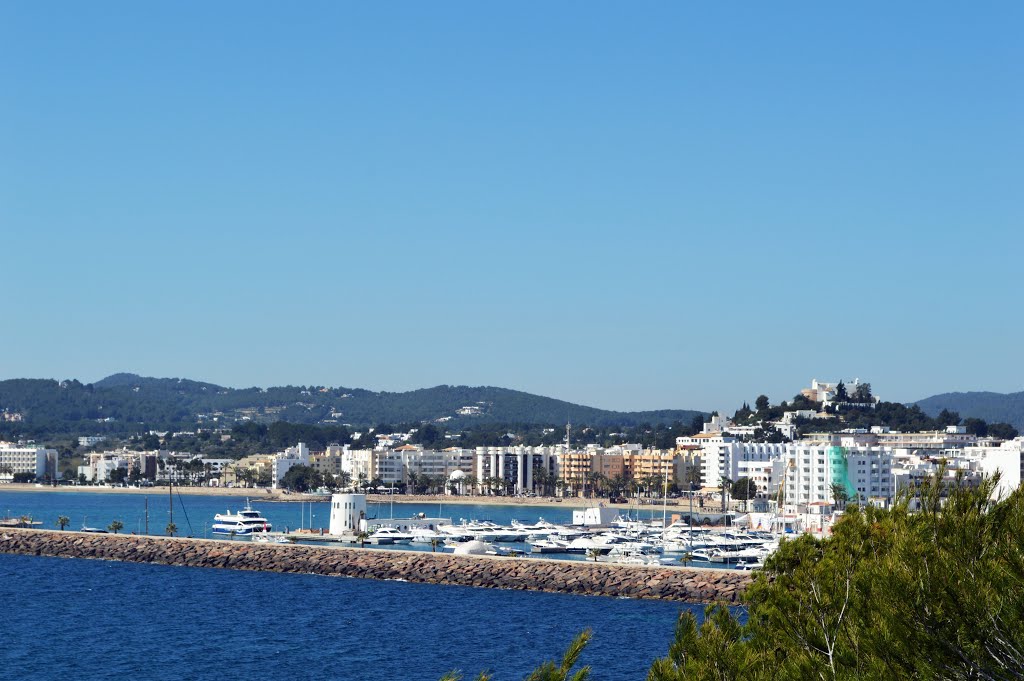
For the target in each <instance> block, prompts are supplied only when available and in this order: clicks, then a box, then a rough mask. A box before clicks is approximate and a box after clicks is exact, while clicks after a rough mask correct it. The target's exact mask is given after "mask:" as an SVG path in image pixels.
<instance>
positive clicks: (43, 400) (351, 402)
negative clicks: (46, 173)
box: [0, 374, 701, 437]
mask: <svg viewBox="0 0 1024 681" xmlns="http://www.w3.org/2000/svg"><path fill="white" fill-rule="evenodd" d="M0 412H6V413H7V414H8V419H7V420H5V421H4V422H2V423H0V436H3V435H6V436H8V437H10V436H12V435H27V436H36V437H38V436H46V435H53V434H60V433H81V434H92V433H95V434H112V435H123V434H129V433H133V432H138V431H139V430H144V429H158V430H163V429H175V430H179V429H180V430H184V429H189V428H191V427H194V426H196V425H203V424H205V425H207V426H212V425H223V426H227V427H230V426H232V425H233V424H235V423H241V422H256V423H272V422H276V421H286V422H289V423H300V424H320V425H343V424H348V425H350V426H352V427H355V428H359V427H364V426H371V425H375V424H379V423H421V422H428V421H438V422H441V423H444V425H445V426H446V427H450V428H462V427H469V426H474V425H478V424H481V423H519V424H560V423H565V422H566V420H572V422H573V423H578V424H587V425H591V426H595V427H606V426H635V425H638V424H642V423H649V424H659V423H671V422H677V421H681V422H685V423H689V422H690V421H692V419H693V417H694V416H698V415H700V414H701V412H697V411H691V410H670V409H666V410H660V411H647V412H616V411H607V410H603V409H595V408H593V407H586V406H581V405H577V404H572V403H569V402H564V401H562V400H556V399H552V398H549V397H541V396H538V395H531V394H529V393H525V392H520V391H516V390H508V389H505V388H494V387H468V386H447V385H441V386H436V387H434V388H425V389H422V390H413V391H410V392H402V393H389V392H373V391H370V390H361V389H358V388H340V387H338V388H332V387H325V386H284V387H274V388H242V389H235V388H225V387H222V386H218V385H214V384H212V383H202V382H198V381H191V380H187V379H178V378H143V377H140V376H136V375H134V374H115V375H113V376H110V377H108V378H105V379H103V380H101V381H98V382H96V383H94V384H83V383H81V382H79V381H77V380H67V381H55V380H47V379H13V380H7V381H0ZM14 415H18V416H14ZM11 418H20V419H21V420H10V419H11Z"/></svg>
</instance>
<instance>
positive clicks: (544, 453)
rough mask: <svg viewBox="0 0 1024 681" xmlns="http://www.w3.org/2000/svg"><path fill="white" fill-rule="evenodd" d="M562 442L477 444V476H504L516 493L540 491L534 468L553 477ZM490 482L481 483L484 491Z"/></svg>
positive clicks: (481, 478)
mask: <svg viewBox="0 0 1024 681" xmlns="http://www.w3.org/2000/svg"><path fill="white" fill-rule="evenodd" d="M564 449H565V447H564V446H563V445H555V446H553V447H544V446H539V447H524V446H518V447H477V448H476V466H475V468H476V476H477V478H478V479H479V480H481V481H482V480H485V479H486V478H501V479H502V480H508V481H510V482H512V483H513V485H514V490H515V493H516V494H525V493H528V492H537V491H538V490H537V486H538V485H537V484H536V483H537V480H535V475H534V472H535V471H537V470H542V471H546V473H547V475H548V476H549V477H550V479H552V480H553V479H555V478H556V477H557V476H558V474H559V470H560V468H559V462H560V457H561V453H562V451H563V450H564ZM486 488H487V485H485V484H483V483H482V482H481V483H480V489H481V491H482V490H484V489H486Z"/></svg>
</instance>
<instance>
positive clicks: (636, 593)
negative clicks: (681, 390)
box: [0, 529, 751, 603]
mask: <svg viewBox="0 0 1024 681" xmlns="http://www.w3.org/2000/svg"><path fill="white" fill-rule="evenodd" d="M0 553H9V554H20V555H29V556H54V557H60V558H85V559H94V560H114V561H124V562H132V563H153V564H160V565H179V566H187V567H200V568H201V567H205V568H228V569H233V570H255V571H265V572H290V573H301V574H317V575H325V576H332V577H356V578H363V579H384V580H405V581H408V582H421V583H427V584H450V585H458V586H473V587H484V588H495V589H514V590H520V591H547V592H555V593H568V594H577V595H587V596H611V597H627V598H639V599H654V600H668V601H681V602H686V603H709V602H715V601H721V602H725V603H738V602H739V601H740V597H741V595H742V593H743V590H744V589H745V588H746V586H747V584H749V583H750V580H751V575H750V574H748V573H745V572H737V571H734V570H715V569H704V568H680V567H672V568H666V567H647V566H633V565H615V564H609V563H592V562H582V561H558V560H543V561H541V560H531V559H528V558H499V557H491V556H455V555H450V554H442V553H426V552H396V551H382V550H375V549H368V548H360V549H343V548H334V547H321V546H305V545H263V544H252V543H247V542H226V541H218V540H207V539H185V538H171V537H149V536H134V535H97V534H90V533H83V532H70V531H63V532H61V531H50V530H21V529H7V530H5V531H4V532H3V534H0Z"/></svg>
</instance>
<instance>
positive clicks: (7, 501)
mask: <svg viewBox="0 0 1024 681" xmlns="http://www.w3.org/2000/svg"><path fill="white" fill-rule="evenodd" d="M147 499H152V501H146V500H147ZM332 499H337V503H340V504H352V505H353V508H349V509H338V510H339V511H347V512H348V513H349V515H348V517H347V518H345V519H344V520H345V522H343V519H342V518H341V517H340V515H339V516H338V517H336V518H335V520H336V523H335V524H333V525H332V522H331V521H332V509H331V506H332V504H333V503H335V502H334V501H332V500H325V501H314V502H310V501H304V500H303V501H296V502H291V503H275V504H272V505H265V504H260V503H259V501H258V499H253V500H251V503H247V505H246V506H245V507H244V508H242V509H241V510H239V511H236V512H231V511H230V509H229V510H228V512H227V513H225V507H224V502H225V501H229V502H230V503H231V504H238V502H239V501H241V500H240V499H238V498H237V497H231V498H227V497H217V496H190V497H187V498H185V499H184V500H182V499H180V498H179V499H176V500H175V502H174V503H175V510H174V516H175V517H176V518H178V519H179V520H178V524H179V534H180V535H181V536H194V537H207V538H219V539H222V540H224V541H258V542H260V543H266V542H274V543H281V544H283V543H296V544H319V545H328V546H330V545H338V546H364V545H365V546H372V547H376V548H382V549H387V550H396V551H429V552H446V553H455V552H456V551H457V549H458V548H459V547H460V546H462V545H464V544H466V543H468V542H481V543H483V544H485V545H486V549H485V551H486V552H490V553H491V555H518V556H522V557H526V558H529V559H534V560H535V559H546V558H554V559H560V560H599V561H602V562H617V563H621V564H658V565H665V566H673V565H678V566H684V565H685V566H696V567H702V566H703V567H714V568H720V569H737V568H746V569H749V566H760V565H761V564H763V562H764V559H765V558H766V557H767V556H768V555H770V554H771V552H772V551H773V550H774V549H775V548H777V547H778V540H779V535H778V534H772V533H768V532H764V531H757V532H752V531H743V530H742V529H741V528H721V527H718V528H704V527H700V526H694V527H691V526H689V525H687V524H685V523H683V522H681V521H678V522H674V523H669V524H668V525H663V524H662V523H663V522H664V521H663V514H662V513H660V512H659V510H658V509H655V508H652V507H646V508H642V509H634V510H632V511H631V512H628V513H627V512H622V511H614V510H612V509H608V508H602V507H599V506H596V507H593V508H590V509H572V508H562V507H556V506H551V507H538V506H529V507H523V506H516V505H495V504H489V505H482V504H481V505H455V504H449V505H447V506H445V505H439V504H437V503H433V504H410V503H387V504H373V503H367V502H366V498H365V495H351V494H350V495H335V496H334V497H333V498H332ZM0 501H3V502H4V503H3V505H2V506H3V507H4V508H5V509H7V508H9V509H10V510H8V512H7V515H8V517H17V518H24V519H25V520H26V521H27V522H31V523H33V525H31V526H33V527H39V528H43V529H46V528H53V527H54V524H55V523H54V521H55V520H56V519H57V517H58V516H60V515H64V516H67V517H68V518H69V519H70V524H69V526H68V527H69V528H71V529H77V527H78V526H79V525H81V524H82V523H83V522H84V520H85V519H88V522H89V529H90V530H91V531H103V528H105V527H107V525H108V524H109V523H110V522H112V521H113V520H121V521H122V522H123V523H124V526H125V527H124V531H125V532H126V533H132V534H139V535H142V534H147V532H146V531H145V530H146V528H147V527H148V528H149V530H150V531H149V534H155V535H161V534H164V528H165V526H166V525H167V523H168V519H169V517H170V509H169V508H168V503H167V497H166V496H164V495H163V494H161V493H155V494H154V495H152V496H149V495H147V496H144V497H142V498H140V496H139V495H129V494H114V493H111V494H103V495H96V494H90V493H88V492H80V493H76V492H67V493H62V494H60V495H53V494H47V493H43V492H31V491H26V492H10V493H7V494H5V495H4V496H3V497H2V499H0ZM357 503H358V504H359V507H358V508H356V507H355V505H356V504H357ZM446 510H447V511H455V512H457V513H458V514H459V515H457V516H456V517H455V518H452V517H449V516H447V515H443V514H444V512H445V511H446ZM146 513H148V518H147V516H146ZM360 513H361V514H362V517H359V516H360ZM524 513H541V514H543V515H540V516H538V517H536V518H533V519H527V518H526V516H524ZM453 515H454V513H453ZM133 516H134V517H135V519H134V522H133V521H132V517H133ZM473 516H476V518H474V517H473ZM51 517H52V519H53V520H50V518H51ZM182 518H184V522H181V519H182ZM41 519H45V520H41ZM47 520H50V522H47ZM574 521H576V522H578V523H583V522H587V523H589V524H574ZM76 523H77V525H76ZM264 540H265V541H264ZM464 550H465V549H464Z"/></svg>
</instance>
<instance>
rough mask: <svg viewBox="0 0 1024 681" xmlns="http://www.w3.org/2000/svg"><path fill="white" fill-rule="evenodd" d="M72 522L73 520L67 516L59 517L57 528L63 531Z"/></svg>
mask: <svg viewBox="0 0 1024 681" xmlns="http://www.w3.org/2000/svg"><path fill="white" fill-rule="evenodd" d="M70 522H71V518H69V517H67V516H66V515H60V516H57V527H59V528H60V529H62V530H63V529H64V528H65V527H67V526H68V524H69V523H70Z"/></svg>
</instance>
